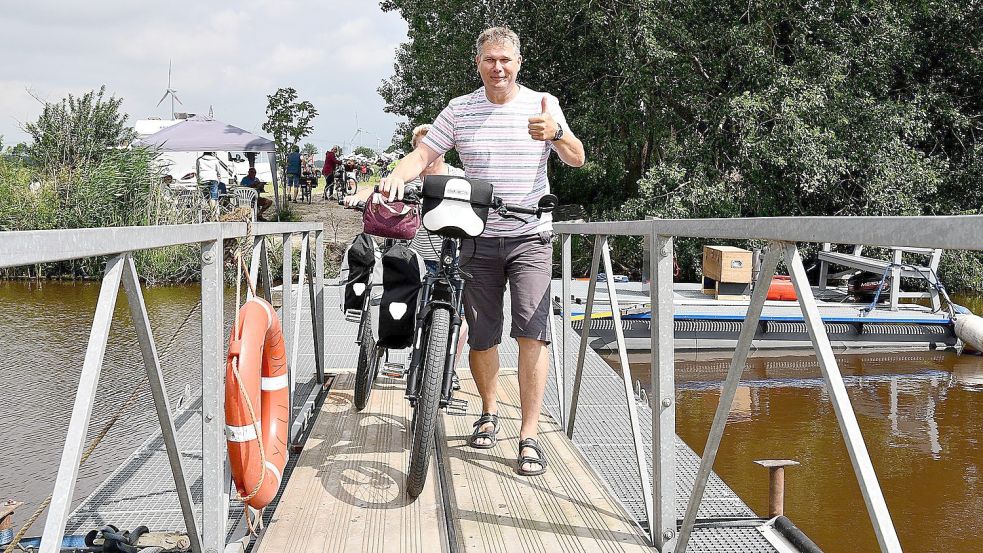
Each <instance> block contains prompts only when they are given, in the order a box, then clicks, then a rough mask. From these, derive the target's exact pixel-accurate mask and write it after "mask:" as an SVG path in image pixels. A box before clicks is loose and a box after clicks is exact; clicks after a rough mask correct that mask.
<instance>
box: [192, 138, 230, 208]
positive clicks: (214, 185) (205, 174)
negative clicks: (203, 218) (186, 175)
mask: <svg viewBox="0 0 983 553" xmlns="http://www.w3.org/2000/svg"><path fill="white" fill-rule="evenodd" d="M222 170H224V171H225V174H226V175H231V174H232V171H229V168H228V167H227V166H226V165H225V164H224V163H222V160H220V159H219V158H217V157H215V152H203V153H202V154H201V156H199V157H198V159H197V160H195V174H196V175H197V176H198V184H199V185H200V186H207V187H208V205H209V206H211V208H212V211H214V210H215V208H216V207H218V197H219V194H226V193H228V190H226V188H225V181H224V180H222V177H223V175H221V173H220V172H221V171H222Z"/></svg>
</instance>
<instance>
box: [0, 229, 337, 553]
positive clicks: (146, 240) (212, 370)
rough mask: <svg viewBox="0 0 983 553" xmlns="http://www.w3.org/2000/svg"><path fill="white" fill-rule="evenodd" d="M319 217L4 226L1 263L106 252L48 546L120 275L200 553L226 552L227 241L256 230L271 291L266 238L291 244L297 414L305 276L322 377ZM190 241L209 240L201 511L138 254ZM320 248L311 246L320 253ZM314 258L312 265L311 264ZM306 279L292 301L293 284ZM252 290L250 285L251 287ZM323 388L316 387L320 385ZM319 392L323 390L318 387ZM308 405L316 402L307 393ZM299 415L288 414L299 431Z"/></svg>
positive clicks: (63, 513) (53, 544)
mask: <svg viewBox="0 0 983 553" xmlns="http://www.w3.org/2000/svg"><path fill="white" fill-rule="evenodd" d="M323 230H324V228H323V224H320V223H316V224H315V223H265V222H264V223H253V224H251V225H247V224H246V223H204V224H193V225H168V226H148V227H115V228H92V229H71V230H44V231H15V232H3V233H0V268H7V267H16V266H22V265H33V264H40V263H50V262H58V261H67V260H72V259H81V258H87V257H95V256H108V257H109V259H108V261H107V262H106V269H105V271H104V273H103V277H102V284H101V288H100V292H99V299H98V302H97V304H96V311H95V315H94V317H93V321H92V327H91V330H90V333H89V342H88V346H87V348H86V353H85V360H84V362H83V365H82V372H81V375H80V378H79V386H78V390H77V391H76V395H75V403H74V407H73V410H72V416H71V420H70V422H69V426H68V432H67V437H66V439H65V445H64V447H63V449H62V455H61V462H60V464H59V468H58V475H57V477H56V480H55V485H54V491H53V493H52V499H51V504H50V506H49V509H48V516H47V519H46V520H45V526H44V532H43V535H42V538H41V551H42V552H44V553H55V552H57V551H59V550H60V547H61V543H62V536H63V534H64V532H65V527H66V524H67V523H68V518H69V516H70V514H71V505H72V495H73V492H74V490H75V484H76V480H77V478H78V469H79V461H80V459H81V457H82V449H83V442H84V440H85V437H86V433H87V431H88V427H89V422H90V419H91V416H92V411H93V406H94V404H95V396H96V388H97V386H98V383H99V375H100V373H101V371H102V365H103V357H104V355H105V352H106V348H107V341H108V337H109V328H110V325H111V324H112V320H113V311H114V308H115V305H116V300H117V297H118V293H119V287H120V284H121V283H122V285H123V288H124V290H125V293H126V296H127V299H128V303H129V306H130V313H131V315H132V318H133V323H134V327H135V330H136V333H137V337H138V342H139V345H140V350H141V353H142V357H143V362H144V366H145V368H146V371H147V376H148V380H149V383H150V388H151V392H152V395H153V401H154V407H155V409H156V413H157V418H158V421H159V423H160V431H161V434H162V437H163V441H164V444H165V447H166V450H167V456H168V461H169V464H170V469H171V473H172V475H173V477H174V483H175V485H176V491H177V495H178V498H179V502H180V504H181V512H182V516H183V519H184V523H185V526H186V529H187V533H188V537H189V538H190V540H191V546H192V550H193V551H195V553H202V552H205V553H219V552H220V551H224V550H225V548H226V529H227V528H226V527H227V520H228V513H229V488H230V485H229V484H230V475H229V474H228V472H227V453H226V441H225V385H224V379H225V341H226V340H227V337H226V336H225V329H224V321H225V311H224V310H225V299H224V293H225V280H224V277H223V273H224V259H223V254H224V249H223V241H224V240H230V239H248V237H249V236H252V237H253V244H251V247H252V252H253V255H252V259H251V266H250V267H249V274H250V276H251V278H252V281H253V282H255V283H257V286H262V289H263V293H264V294H265V296H266V299H267V300H271V299H272V297H271V296H272V277H271V275H270V269H269V262H268V259H267V257H268V256H267V240H266V238H267V237H270V236H277V235H279V236H280V237H281V239H282V243H283V273H282V275H281V276H282V280H283V286H282V311H281V313H282V327H283V335H284V342H285V347H286V352H287V356H288V359H289V367H290V378H291V382H290V394H291V409H290V412H291V417H293V413H294V409H293V405H294V402H293V399H294V398H293V395H294V392H295V385H296V382H295V378H296V367H297V366H298V365H297V360H298V355H299V339H300V328H301V326H300V317H301V314H302V308H303V298H304V295H305V294H304V293H303V285H304V283H305V277H307V288H308V290H307V291H308V297H309V305H310V308H311V316H312V331H313V337H314V349H315V351H314V358H315V367H316V379H317V383H318V384H322V385H323V383H324V360H325V357H324V347H323V336H324V311H323V307H324V235H323ZM294 234H299V235H300V244H299V247H300V264H299V268H298V269H299V270H298V274H297V280H296V282H294V276H293V249H294V238H293V236H294ZM187 244H200V245H201V359H202V373H201V384H202V481H203V482H202V484H203V498H202V516H201V520H200V521H199V520H197V519H196V517H195V509H194V507H195V506H194V504H193V501H192V497H191V491H190V488H189V483H188V480H187V478H186V476H185V470H184V467H183V465H182V461H181V453H180V451H179V449H178V444H177V440H176V437H175V428H174V422H173V416H172V413H173V412H172V409H171V407H170V405H169V403H168V396H167V393H166V390H165V387H164V380H163V377H162V373H161V368H160V357H159V356H158V352H157V346H156V343H155V341H154V336H153V331H152V329H151V325H150V320H149V317H148V314H147V308H146V305H145V303H144V298H143V291H142V289H141V286H140V280H139V275H138V274H137V269H136V265H135V263H134V260H133V252H136V251H140V250H146V249H153V248H160V247H166V246H178V245H187ZM312 250H313V253H312ZM311 261H313V263H312V262H311ZM294 285H297V286H298V289H297V297H296V300H295V301H293V302H292V295H293V287H294ZM248 293H249V292H247V294H248ZM320 389H321V386H318V387H317V390H320ZM317 390H316V391H317ZM308 403H310V401H308ZM301 424H302V422H301V421H293V420H291V421H290V428H291V439H292V438H293V437H294V436H296V434H297V433H298V432H299V428H298V427H299V426H300V425H301Z"/></svg>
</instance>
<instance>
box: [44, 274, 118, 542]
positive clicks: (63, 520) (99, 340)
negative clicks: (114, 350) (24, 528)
mask: <svg viewBox="0 0 983 553" xmlns="http://www.w3.org/2000/svg"><path fill="white" fill-rule="evenodd" d="M123 267H124V264H123V255H117V256H115V257H112V258H110V259H109V261H107V262H106V271H105V273H104V274H103V277H102V288H101V289H100V290H99V300H98V302H97V303H96V313H95V315H94V316H93V317H92V328H91V329H90V330H89V344H88V346H87V347H86V349H85V361H84V362H83V363H82V374H81V375H80V376H79V385H78V389H77V390H76V392H75V404H74V407H72V418H71V420H70V421H69V422H68V432H67V434H66V437H65V447H64V448H63V449H62V452H61V463H59V465H58V476H57V477H56V479H55V487H54V491H53V492H52V497H51V505H50V506H49V507H48V518H47V519H45V522H44V533H43V534H42V537H41V553H57V552H58V551H61V542H62V536H63V535H64V534H65V525H66V524H68V515H69V513H70V512H71V509H72V494H73V493H74V491H75V482H76V480H77V479H78V471H79V462H80V461H81V459H82V444H83V442H84V441H85V437H86V433H87V431H88V430H89V421H90V420H91V418H92V406H93V404H94V403H95V399H96V389H97V387H98V386H99V374H100V373H101V372H102V361H103V358H104V357H105V355H106V342H107V340H108V339H109V328H110V327H111V326H112V324H113V311H114V308H115V307H116V298H117V297H118V296H119V283H120V279H121V278H122V276H123Z"/></svg>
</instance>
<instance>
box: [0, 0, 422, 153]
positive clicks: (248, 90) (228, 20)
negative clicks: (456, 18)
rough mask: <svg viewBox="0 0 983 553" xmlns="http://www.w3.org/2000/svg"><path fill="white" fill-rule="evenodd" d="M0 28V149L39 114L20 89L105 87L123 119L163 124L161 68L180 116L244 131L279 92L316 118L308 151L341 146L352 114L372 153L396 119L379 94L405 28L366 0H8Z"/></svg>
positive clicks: (47, 94)
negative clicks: (289, 91) (302, 102)
mask: <svg viewBox="0 0 983 553" xmlns="http://www.w3.org/2000/svg"><path fill="white" fill-rule="evenodd" d="M0 28H3V29H4V40H3V41H2V42H0V59H3V60H4V71H3V74H2V75H0V79H6V80H2V81H0V106H2V108H0V134H2V135H5V139H4V142H5V143H7V144H10V143H12V142H14V141H19V140H24V139H26V135H24V133H22V132H21V131H20V130H19V128H18V122H23V121H29V120H32V119H34V118H36V117H37V115H38V114H39V113H40V111H41V105H40V104H39V103H38V102H37V101H35V100H34V99H33V98H31V96H30V95H29V94H28V93H27V92H26V89H27V88H30V89H32V90H36V91H37V92H38V94H40V95H41V96H42V97H44V98H46V99H49V100H52V101H56V100H58V99H59V98H61V97H62V96H63V95H64V94H66V93H68V92H72V93H82V92H85V91H87V90H90V89H94V88H98V87H99V86H101V85H102V84H106V85H107V90H109V91H111V92H113V93H115V94H116V95H118V96H120V97H122V98H124V104H123V106H124V109H126V110H127V111H128V112H129V113H130V116H131V119H139V118H144V117H148V116H161V117H166V116H168V115H169V113H170V106H169V103H168V102H165V104H168V105H166V106H165V105H162V106H160V107H159V108H158V107H156V104H157V101H158V100H159V99H160V97H161V95H162V94H163V92H164V88H165V87H166V85H167V68H168V62H170V63H172V64H173V75H172V83H171V85H172V87H173V88H175V89H177V91H178V97H179V98H181V100H182V101H183V102H184V106H183V108H184V109H183V111H192V112H197V113H207V112H208V109H209V106H212V107H213V109H214V111H215V115H216V117H218V118H220V119H222V120H224V121H227V122H229V123H232V124H235V125H238V126H241V127H243V128H246V129H250V130H254V131H260V127H261V125H262V123H263V121H264V120H265V109H266V96H267V95H268V94H272V93H273V92H274V91H275V90H276V89H277V88H278V87H287V86H290V87H294V88H296V89H297V91H298V94H299V95H300V97H301V98H302V99H307V100H310V101H311V102H313V103H314V104H315V107H316V108H317V109H318V111H319V112H320V115H319V117H318V118H317V119H316V120H315V122H314V124H315V134H314V136H312V137H311V141H312V142H314V143H315V144H319V143H325V144H327V143H331V144H333V143H336V142H341V141H343V140H347V139H349V138H350V137H351V136H352V135H353V134H354V132H355V121H354V114H355V113H356V112H357V113H358V118H359V121H358V122H359V127H361V128H363V129H365V130H366V131H368V132H369V133H371V135H366V138H365V139H364V140H363V141H362V142H363V143H364V144H366V145H370V146H375V143H376V139H375V137H376V136H379V137H381V141H382V142H386V143H388V139H389V138H390V136H391V135H392V132H393V130H394V129H395V126H396V123H397V122H398V119H397V118H396V117H394V116H392V115H390V114H386V113H384V112H383V111H382V109H383V107H384V102H383V100H382V98H380V97H379V95H378V93H377V92H376V89H377V88H378V86H379V84H380V82H381V80H382V79H384V78H386V77H388V76H389V75H390V74H391V72H392V62H393V53H394V51H395V48H396V46H397V45H398V44H399V43H400V42H402V41H404V40H406V24H405V23H404V22H403V21H402V20H400V18H399V16H398V14H394V13H382V12H381V10H380V9H379V6H378V3H377V2H374V1H365V0H322V1H320V2H298V1H284V2H277V3H275V4H269V3H267V2H261V1H258V0H247V1H244V2H239V3H235V4H229V3H225V2H219V1H215V0H202V1H194V0H170V1H168V2H166V3H146V2H132V1H123V0H93V1H90V2H85V3H74V2H56V1H51V0H35V1H32V2H28V1H22V0H15V1H14V2H5V7H4V10H3V11H2V12H0ZM179 109H181V107H180V106H179ZM319 145H320V144H319Z"/></svg>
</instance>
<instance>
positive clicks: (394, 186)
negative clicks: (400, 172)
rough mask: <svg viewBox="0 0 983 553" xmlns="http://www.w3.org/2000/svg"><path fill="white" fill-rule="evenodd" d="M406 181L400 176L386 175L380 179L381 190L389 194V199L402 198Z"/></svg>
mask: <svg viewBox="0 0 983 553" xmlns="http://www.w3.org/2000/svg"><path fill="white" fill-rule="evenodd" d="M405 189H406V183H405V182H404V181H403V179H401V178H398V177H385V178H383V179H382V180H380V181H379V192H382V193H383V194H387V196H388V199H389V201H393V200H402V199H403V190H405Z"/></svg>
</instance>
